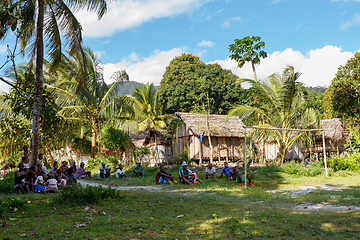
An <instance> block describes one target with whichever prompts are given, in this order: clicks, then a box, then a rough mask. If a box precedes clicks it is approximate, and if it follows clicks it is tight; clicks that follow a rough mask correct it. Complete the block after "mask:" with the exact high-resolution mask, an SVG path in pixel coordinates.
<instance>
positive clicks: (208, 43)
mask: <svg viewBox="0 0 360 240" xmlns="http://www.w3.org/2000/svg"><path fill="white" fill-rule="evenodd" d="M197 45H198V46H199V47H213V46H214V43H213V42H212V41H205V40H202V42H199V43H198V44H197Z"/></svg>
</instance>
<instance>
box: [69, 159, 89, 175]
mask: <svg viewBox="0 0 360 240" xmlns="http://www.w3.org/2000/svg"><path fill="white" fill-rule="evenodd" d="M84 167H85V163H84V162H81V163H80V167H79V168H78V169H77V170H76V173H75V176H76V178H84V177H86V178H91V172H90V171H85V169H84ZM73 170H75V169H74V168H73Z"/></svg>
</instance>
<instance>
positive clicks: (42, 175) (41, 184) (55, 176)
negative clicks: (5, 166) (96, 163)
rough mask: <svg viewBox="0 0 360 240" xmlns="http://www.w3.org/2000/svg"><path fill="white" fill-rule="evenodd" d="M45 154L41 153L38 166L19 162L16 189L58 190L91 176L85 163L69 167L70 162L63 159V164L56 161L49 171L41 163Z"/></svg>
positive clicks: (26, 190) (22, 190)
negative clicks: (85, 167)
mask: <svg viewBox="0 0 360 240" xmlns="http://www.w3.org/2000/svg"><path fill="white" fill-rule="evenodd" d="M42 157H43V155H42V154H41V153H40V154H39V156H38V160H37V166H29V164H24V162H21V163H19V165H18V170H17V171H15V187H14V188H15V191H16V192H19V191H21V192H26V193H30V192H38V193H47V192H58V191H59V188H60V187H65V186H68V185H71V184H73V183H77V179H78V178H91V172H89V171H85V169H84V166H85V164H84V163H83V162H82V163H81V164H80V167H79V168H76V165H75V164H73V165H72V166H70V167H68V163H67V162H66V161H63V162H62V164H61V166H60V167H59V164H58V163H57V162H55V163H54V164H53V167H52V168H51V169H50V170H49V171H47V168H46V166H43V164H42V163H41V160H42Z"/></svg>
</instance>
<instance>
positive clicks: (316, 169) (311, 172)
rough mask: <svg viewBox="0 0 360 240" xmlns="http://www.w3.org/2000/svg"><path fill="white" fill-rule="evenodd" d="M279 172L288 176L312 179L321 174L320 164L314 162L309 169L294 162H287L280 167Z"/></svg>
mask: <svg viewBox="0 0 360 240" xmlns="http://www.w3.org/2000/svg"><path fill="white" fill-rule="evenodd" d="M280 169H281V171H282V172H284V173H288V174H295V175H301V176H309V177H314V176H318V175H321V174H322V173H323V168H322V166H321V163H320V162H314V163H312V164H311V165H310V166H309V167H306V166H305V165H304V164H300V163H296V162H295V161H291V162H288V163H286V164H284V165H283V166H281V167H280Z"/></svg>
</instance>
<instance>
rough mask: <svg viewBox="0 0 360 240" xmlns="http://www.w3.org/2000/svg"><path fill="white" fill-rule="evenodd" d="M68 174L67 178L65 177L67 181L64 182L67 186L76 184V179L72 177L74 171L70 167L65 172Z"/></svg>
mask: <svg viewBox="0 0 360 240" xmlns="http://www.w3.org/2000/svg"><path fill="white" fill-rule="evenodd" d="M67 173H68V176H67V179H66V182H67V184H68V185H72V184H76V183H77V181H76V177H75V175H74V169H73V167H70V168H69V169H68V171H67Z"/></svg>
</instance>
